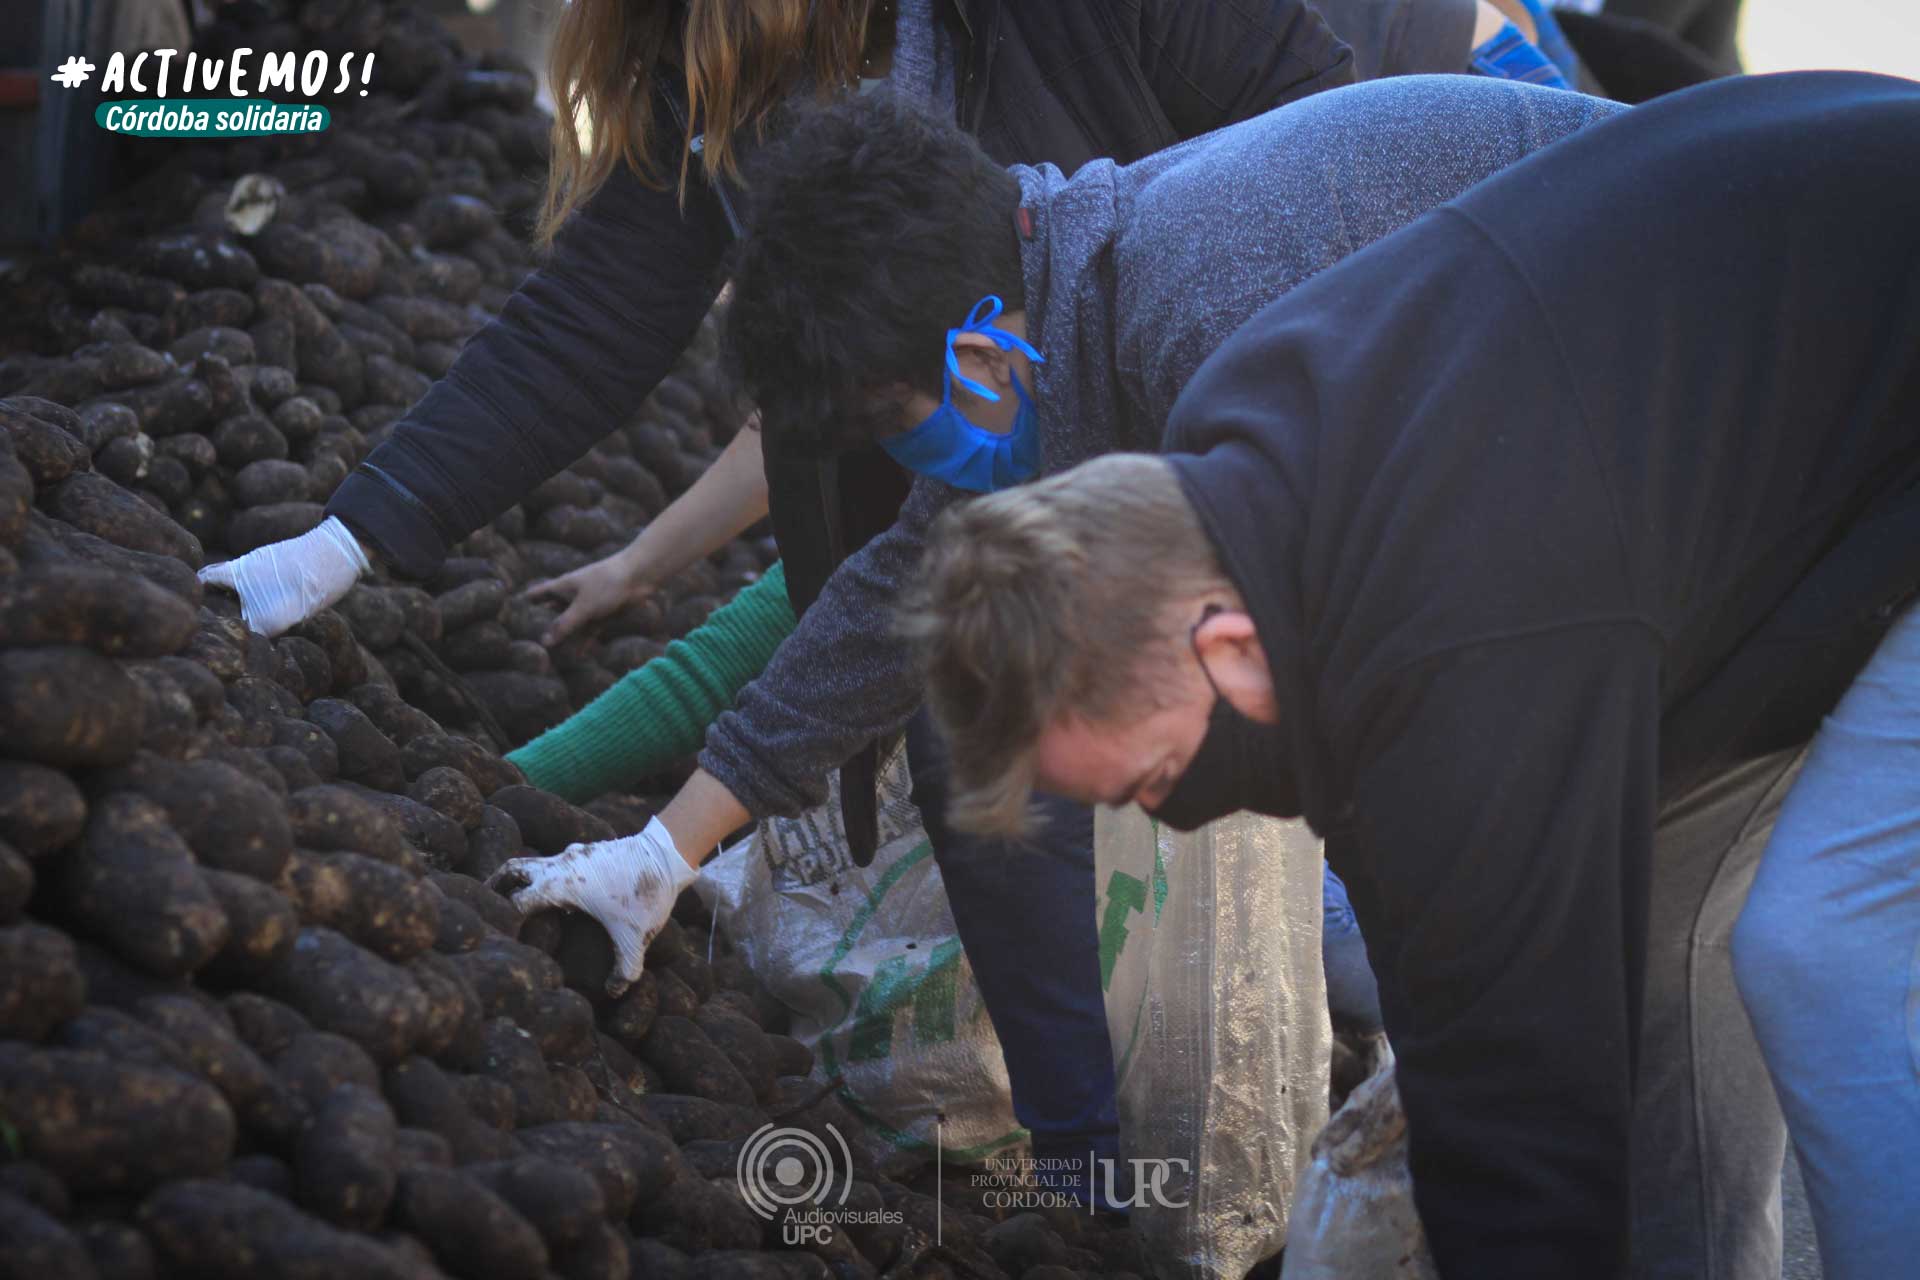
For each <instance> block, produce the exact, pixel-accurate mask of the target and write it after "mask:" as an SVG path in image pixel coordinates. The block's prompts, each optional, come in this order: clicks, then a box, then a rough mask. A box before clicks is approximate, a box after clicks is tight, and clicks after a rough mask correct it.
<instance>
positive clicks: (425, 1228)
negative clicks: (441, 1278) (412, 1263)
mask: <svg viewBox="0 0 1920 1280" xmlns="http://www.w3.org/2000/svg"><path fill="white" fill-rule="evenodd" d="M393 1217H394V1222H395V1224H396V1225H397V1226H399V1227H401V1228H403V1229H404V1230H407V1231H411V1232H412V1233H413V1234H414V1235H416V1236H418V1237H420V1239H421V1240H422V1241H424V1242H425V1243H426V1245H427V1247H428V1248H429V1249H431V1250H432V1251H433V1255H434V1258H435V1260H436V1261H438V1262H439V1263H440V1265H441V1266H443V1267H445V1268H446V1269H447V1271H448V1272H449V1273H451V1274H452V1275H455V1276H462V1277H473V1278H474V1280H480V1278H481V1277H494V1276H497V1277H500V1278H501V1280H541V1277H543V1276H544V1275H545V1274H546V1269H547V1260H548V1259H547V1245H546V1241H544V1240H542V1239H541V1238H540V1233H539V1232H538V1231H536V1230H534V1228H533V1225H532V1224H531V1223H529V1222H528V1221H527V1220H526V1219H525V1218H524V1217H522V1216H521V1215H520V1214H519V1213H518V1212H517V1211H516V1210H515V1209H514V1208H513V1207H512V1206H511V1205H509V1204H508V1203H507V1202H506V1201H505V1200H503V1199H502V1198H501V1197H500V1196H498V1195H496V1194H495V1193H494V1192H493V1191H491V1190H489V1189H488V1188H487V1187H486V1186H485V1185H484V1184H482V1183H480V1182H478V1181H476V1180H474V1179H471V1178H468V1177H465V1176H463V1175H462V1174H460V1173H457V1172H454V1171H453V1170H449V1169H432V1168H418V1167H416V1168H411V1169H408V1170H407V1171H406V1172H405V1173H403V1174H401V1175H400V1180H399V1188H398V1193H397V1194H396V1196H395V1197H394V1202H393Z"/></svg>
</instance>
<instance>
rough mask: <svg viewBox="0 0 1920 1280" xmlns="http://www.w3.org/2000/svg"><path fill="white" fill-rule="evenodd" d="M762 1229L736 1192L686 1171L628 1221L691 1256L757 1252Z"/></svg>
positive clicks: (751, 1211)
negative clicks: (714, 1251) (711, 1252)
mask: <svg viewBox="0 0 1920 1280" xmlns="http://www.w3.org/2000/svg"><path fill="white" fill-rule="evenodd" d="M677 1154H678V1153H676V1155H677ZM765 1226H766V1223H765V1221H764V1220H763V1219H761V1217H760V1216H759V1215H758V1214H756V1213H754V1211H753V1210H752V1209H749V1208H748V1207H747V1206H746V1204H745V1203H744V1202H743V1201H742V1200H741V1199H740V1197H739V1195H738V1193H737V1192H733V1193H729V1192H727V1191H723V1190H721V1189H720V1188H719V1187H717V1186H715V1185H714V1184H713V1183H711V1182H709V1181H707V1180H706V1179H705V1178H701V1177H696V1176H694V1175H693V1174H692V1173H691V1171H689V1172H687V1173H683V1174H681V1175H680V1176H679V1177H676V1178H674V1179H673V1180H672V1181H671V1182H669V1183H668V1184H667V1185H666V1186H665V1187H664V1188H662V1189H661V1191H660V1193H659V1195H657V1196H656V1197H655V1198H654V1199H653V1200H652V1201H651V1202H650V1203H644V1204H642V1205H641V1207H640V1208H639V1209H637V1210H635V1212H634V1217H633V1228H634V1230H635V1231H636V1232H639V1233H641V1234H643V1235H647V1236H652V1237H654V1238H656V1239H658V1240H660V1241H661V1242H662V1243H665V1244H668V1245H671V1246H672V1247H674V1248H676V1249H680V1250H683V1251H685V1252H687V1253H694V1254H698V1253H702V1252H704V1251H706V1250H708V1249H743V1250H744V1249H758V1248H759V1247H760V1242H761V1237H762V1234H763V1228H764V1227H765ZM929 1234H931V1233H929Z"/></svg>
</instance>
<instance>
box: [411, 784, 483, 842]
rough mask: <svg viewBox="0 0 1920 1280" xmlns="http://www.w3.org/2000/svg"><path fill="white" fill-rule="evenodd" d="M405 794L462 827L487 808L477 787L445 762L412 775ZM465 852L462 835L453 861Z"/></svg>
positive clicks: (476, 819) (468, 827)
mask: <svg viewBox="0 0 1920 1280" xmlns="http://www.w3.org/2000/svg"><path fill="white" fill-rule="evenodd" d="M407 796H408V798H409V799H411V800H413V801H415V802H416V803H418V804H423V805H425V806H427V807H428V808H429V809H432V810H433V811H434V812H436V813H439V814H441V815H442V816H444V817H446V818H448V819H450V820H452V821H453V822H456V823H458V824H459V825H460V827H461V828H462V829H463V830H465V831H472V830H473V829H475V828H476V827H478V826H479V825H480V815H481V811H482V810H484V809H485V808H486V801H485V800H483V799H481V798H480V789H479V788H478V787H476V786H474V785H473V780H472V779H471V778H469V777H467V775H466V774H464V773H462V772H460V770H458V769H455V768H451V767H449V766H447V765H436V766H434V767H433V768H431V769H428V770H427V771H426V772H424V773H422V774H421V775H420V776H419V777H417V778H415V779H414V780H413V783H412V785H411V786H409V787H408V788H407ZM466 855H467V842H466V839H465V838H464V837H463V838H462V839H461V842H460V851H459V856H458V857H457V858H456V859H455V861H456V862H464V861H465V860H466Z"/></svg>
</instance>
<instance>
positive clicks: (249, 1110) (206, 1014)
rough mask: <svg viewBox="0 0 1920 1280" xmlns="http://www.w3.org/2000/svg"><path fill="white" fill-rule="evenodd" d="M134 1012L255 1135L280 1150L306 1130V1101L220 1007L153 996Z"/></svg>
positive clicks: (170, 997)
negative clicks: (170, 1044) (174, 1048)
mask: <svg viewBox="0 0 1920 1280" xmlns="http://www.w3.org/2000/svg"><path fill="white" fill-rule="evenodd" d="M134 1012H135V1014H136V1016H138V1017H139V1018H140V1020H141V1021H143V1022H145V1023H146V1024H147V1025H148V1026H150V1027H152V1028H153V1029H154V1030H156V1031H158V1032H160V1033H161V1034H163V1035H165V1036H166V1037H167V1038H168V1039H169V1040H171V1041H172V1042H173V1043H174V1044H176V1045H178V1046H179V1047H180V1049H181V1051H182V1052H183V1053H185V1054H186V1056H187V1058H188V1059H189V1060H190V1061H191V1062H192V1063H193V1066H194V1069H195V1070H196V1071H197V1072H198V1074H199V1075H200V1076H201V1077H202V1078H204V1079H205V1080H207V1081H208V1082H209V1083H210V1084H212V1085H213V1087H214V1088H216V1089H218V1090H219V1091H220V1094H221V1096H222V1097H224V1098H225V1099H226V1100H227V1105H228V1106H229V1107H231V1108H232V1109H233V1113H234V1115H235V1117H236V1118H237V1119H238V1120H239V1121H240V1123H241V1125H242V1126H243V1127H244V1128H245V1129H246V1130H247V1131H248V1132H249V1133H251V1134H253V1135H254V1136H255V1137H257V1138H259V1139H262V1140H264V1141H267V1142H269V1143H271V1144H273V1145H276V1146H278V1145H281V1144H284V1143H287V1142H290V1141H291V1140H292V1139H293V1138H294V1136H295V1135H296V1134H297V1133H298V1132H299V1131H300V1126H301V1124H302V1123H303V1122H304V1121H305V1120H306V1118H307V1114H308V1113H307V1108H306V1107H305V1105H304V1104H303V1102H302V1100H301V1099H300V1098H299V1097H298V1095H296V1094H295V1093H293V1091H292V1090H290V1089H289V1088H287V1086H286V1085H284V1084H283V1083H282V1082H281V1080H280V1079H279V1077H278V1076H276V1075H275V1074H274V1072H273V1069H272V1068H270V1067H269V1066H268V1065H267V1063H266V1061H265V1059H263V1058H261V1056H260V1055H259V1054H257V1053H255V1052H254V1051H253V1050H252V1049H251V1048H250V1047H248V1046H247V1044H246V1043H245V1042H244V1041H242V1040H241V1039H240V1036H239V1033H238V1032H237V1031H235V1030H234V1028H233V1026H232V1024H230V1023H229V1022H227V1021H226V1019H225V1017H224V1014H223V1013H222V1012H221V1011H220V1010H219V1006H217V1005H209V1004H205V1003H202V1002H201V1001H199V1000H195V999H192V998H190V997H187V996H149V997H147V998H146V999H144V1000H142V1001H140V1002H139V1004H138V1005H136V1006H135V1007H134Z"/></svg>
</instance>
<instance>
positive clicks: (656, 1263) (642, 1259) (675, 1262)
mask: <svg viewBox="0 0 1920 1280" xmlns="http://www.w3.org/2000/svg"><path fill="white" fill-rule="evenodd" d="M627 1253H628V1256H629V1257H630V1259H631V1260H632V1264H633V1274H634V1275H643V1276H648V1277H650V1278H651V1280H694V1276H693V1264H692V1262H691V1261H690V1260H689V1259H688V1257H687V1255H686V1254H684V1253H682V1252H680V1250H678V1249H676V1248H674V1247H673V1246H672V1245H670V1244H667V1243H665V1242H664V1241H660V1240H654V1239H650V1238H649V1237H647V1236H636V1237H634V1239H633V1242H632V1243H631V1244H629V1245H628V1246H627Z"/></svg>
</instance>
